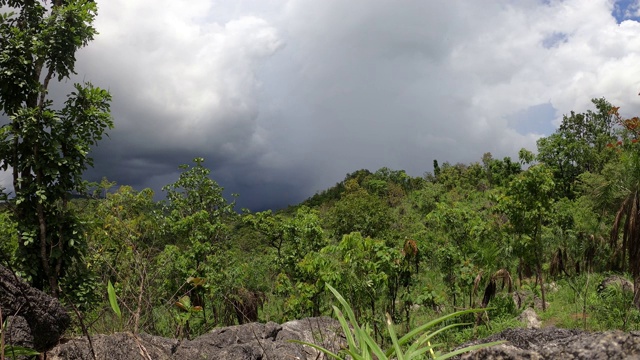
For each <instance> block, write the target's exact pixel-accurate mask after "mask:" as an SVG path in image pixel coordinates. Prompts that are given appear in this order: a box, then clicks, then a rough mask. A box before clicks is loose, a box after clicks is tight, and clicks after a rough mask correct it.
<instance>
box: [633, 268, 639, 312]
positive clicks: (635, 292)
mask: <svg viewBox="0 0 640 360" xmlns="http://www.w3.org/2000/svg"><path fill="white" fill-rule="evenodd" d="M633 304H634V305H635V306H636V308H638V309H640V276H637V277H636V278H635V279H633Z"/></svg>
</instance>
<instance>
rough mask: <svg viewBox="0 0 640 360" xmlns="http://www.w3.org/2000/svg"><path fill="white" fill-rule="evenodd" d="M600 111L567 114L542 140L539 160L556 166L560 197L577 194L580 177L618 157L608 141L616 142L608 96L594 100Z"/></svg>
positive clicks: (595, 171) (554, 171)
mask: <svg viewBox="0 0 640 360" xmlns="http://www.w3.org/2000/svg"><path fill="white" fill-rule="evenodd" d="M591 102H592V103H593V104H594V105H595V107H596V110H597V111H595V112H594V111H591V110H588V111H587V112H586V113H582V114H576V113H574V112H573V111H572V112H571V114H570V115H569V116H567V115H565V116H564V117H563V119H562V124H561V125H560V127H559V128H558V130H556V132H555V133H553V134H552V135H551V136H549V137H546V138H541V139H540V140H538V160H539V161H541V162H543V163H545V164H547V165H548V166H550V167H551V168H552V169H553V174H554V178H555V180H556V182H557V185H558V187H559V189H558V190H559V192H560V193H559V195H560V197H562V196H566V197H568V198H570V199H572V198H573V197H574V184H575V180H576V179H577V177H578V176H579V175H580V174H582V173H584V172H586V171H589V172H592V173H598V172H600V171H602V169H603V168H604V165H605V164H606V163H607V162H608V161H609V160H611V159H612V158H613V157H614V156H613V155H614V154H613V152H612V151H609V149H608V148H607V144H610V143H611V142H613V141H615V130H616V129H615V126H614V125H615V122H614V116H613V113H612V109H613V106H612V105H611V104H610V103H609V102H607V101H606V100H605V99H604V98H602V99H593V100H591Z"/></svg>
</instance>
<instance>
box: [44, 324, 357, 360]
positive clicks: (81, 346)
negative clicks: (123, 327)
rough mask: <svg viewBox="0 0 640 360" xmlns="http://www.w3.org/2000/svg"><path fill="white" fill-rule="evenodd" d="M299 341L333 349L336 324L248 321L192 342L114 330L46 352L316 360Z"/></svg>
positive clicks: (70, 357) (115, 359)
mask: <svg viewBox="0 0 640 360" xmlns="http://www.w3.org/2000/svg"><path fill="white" fill-rule="evenodd" d="M292 339H293V340H301V341H305V342H309V343H313V344H317V345H321V346H323V347H326V348H328V349H331V350H333V351H334V352H337V351H338V349H340V346H342V345H343V344H344V337H343V336H342V330H341V328H340V324H339V323H338V322H337V321H336V320H334V319H332V318H329V317H318V318H307V319H303V320H294V321H290V322H287V323H284V324H282V325H279V324H276V323H274V322H269V323H266V324H259V323H251V324H244V325H237V326H230V327H225V328H220V329H215V330H213V331H211V332H210V333H207V334H204V335H201V336H199V337H197V338H195V339H193V340H182V341H179V340H175V339H167V338H163V337H159V336H150V335H143V334H140V335H135V334H131V333H118V334H113V335H97V336H93V337H92V338H91V344H92V346H90V345H89V340H88V339H86V338H79V339H74V340H71V341H69V342H67V343H65V344H61V345H59V346H57V347H55V348H54V349H52V350H51V351H49V352H48V353H47V359H52V360H62V359H65V360H84V359H87V360H88V359H94V355H93V354H92V350H91V349H92V348H93V352H94V353H95V359H98V360H100V359H105V360H106V359H109V360H125V359H126V360H129V359H145V360H148V359H154V360H155V359H161V360H164V359H167V360H169V359H172V360H189V359H223V360H224V359H234V360H258V359H269V360H279V359H283V360H284V359H287V360H290V359H300V360H306V359H308V360H311V359H321V358H322V356H319V353H318V351H316V350H315V349H313V348H311V347H309V346H304V345H300V344H296V343H293V342H290V341H289V340H292Z"/></svg>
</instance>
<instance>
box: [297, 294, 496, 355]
mask: <svg viewBox="0 0 640 360" xmlns="http://www.w3.org/2000/svg"><path fill="white" fill-rule="evenodd" d="M327 288H328V289H329V290H330V291H331V292H332V293H333V294H334V296H335V297H336V299H337V300H338V302H340V304H341V306H342V310H340V309H339V308H338V307H336V306H333V310H334V313H335V315H336V317H337V318H338V321H339V322H340V325H341V326H342V330H343V332H344V334H345V337H346V339H347V348H346V349H344V350H342V351H340V353H338V354H336V353H334V352H332V351H330V350H327V349H325V348H323V347H321V346H317V345H315V344H311V343H306V342H302V341H296V340H292V341H293V342H297V343H300V344H304V345H308V346H311V347H313V348H315V349H317V350H319V351H321V352H322V353H324V354H325V355H327V356H330V357H331V358H333V359H347V358H351V359H360V360H369V359H380V360H383V359H384V360H386V359H398V360H402V359H407V360H409V359H422V358H424V356H425V354H428V355H427V356H429V357H430V358H432V359H448V358H450V357H453V356H456V355H459V354H463V353H466V352H469V351H472V350H475V349H480V348H484V347H489V346H493V345H498V344H501V343H502V342H501V341H498V342H493V343H487V344H481V345H474V346H469V347H465V348H462V349H459V350H455V351H452V352H448V353H444V354H443V353H441V352H440V351H439V350H437V346H435V345H431V339H432V338H433V337H434V336H435V335H438V334H439V333H441V332H443V331H447V330H450V329H453V328H455V327H457V326H462V325H465V324H452V325H447V326H444V327H442V328H440V329H438V330H435V331H432V330H431V329H432V328H433V327H434V326H436V325H438V324H440V323H442V322H444V321H446V320H448V319H450V318H453V317H456V316H461V315H464V314H469V313H473V312H477V310H466V311H459V312H456V313H453V314H450V315H446V316H443V317H441V318H438V319H436V320H433V321H430V322H428V323H426V324H423V325H421V326H419V327H417V328H415V329H413V330H411V331H409V332H408V333H407V334H406V335H404V336H402V337H400V338H398V336H397V335H396V331H395V328H394V327H395V325H394V324H393V322H392V320H391V316H390V315H389V314H387V321H386V325H387V331H388V333H389V337H390V338H391V343H392V346H391V347H389V348H388V349H387V350H383V348H382V347H381V346H380V345H379V344H378V343H377V342H376V341H375V339H374V338H373V337H372V336H371V334H370V333H371V330H370V328H369V326H368V325H367V324H364V325H360V324H359V323H358V321H357V320H356V316H355V314H354V312H353V310H352V308H351V306H350V305H349V303H348V302H347V301H346V300H345V299H344V298H343V297H342V295H340V293H339V292H338V291H337V290H336V289H334V288H333V287H332V286H331V285H329V284H327ZM344 313H346V315H347V316H346V317H345V316H344ZM347 356H348V357H347Z"/></svg>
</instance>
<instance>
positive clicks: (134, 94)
mask: <svg viewBox="0 0 640 360" xmlns="http://www.w3.org/2000/svg"><path fill="white" fill-rule="evenodd" d="M99 6H100V13H99V16H98V22H97V26H98V30H99V31H100V35H99V36H98V37H97V38H96V40H95V41H94V42H93V43H91V44H90V45H89V47H88V48H86V49H83V50H82V52H81V53H80V54H79V56H78V61H79V62H78V67H77V70H78V72H79V74H80V75H79V79H80V80H82V79H87V80H91V81H92V82H93V83H94V84H95V85H99V86H103V87H106V88H109V89H110V90H111V92H112V93H113V96H114V101H113V115H114V120H115V123H116V128H115V129H114V130H113V131H111V133H110V138H109V139H107V140H105V141H103V142H102V143H101V144H100V145H99V147H98V148H97V149H96V151H95V152H94V157H95V159H96V168H95V169H92V170H91V171H89V172H88V174H87V175H88V176H89V177H91V178H92V179H94V180H98V179H99V178H100V177H102V176H107V177H108V178H109V179H111V180H115V181H117V182H118V183H119V184H126V185H133V186H135V187H137V188H142V187H149V186H150V187H153V188H154V189H155V190H157V191H158V192H159V189H160V187H161V186H162V185H166V184H168V183H170V182H173V181H175V179H176V178H177V176H178V172H177V167H178V165H180V164H184V163H190V161H191V159H192V158H193V157H196V156H201V157H204V158H205V159H206V162H205V165H207V166H208V167H210V168H211V169H212V171H213V174H212V177H213V178H214V179H215V180H216V181H218V182H219V183H220V184H221V185H223V186H224V187H225V188H226V189H227V190H228V191H229V192H236V193H239V194H240V198H239V204H240V207H249V208H251V209H253V210H257V209H264V208H268V207H280V206H286V205H287V204H294V203H297V202H299V201H300V200H302V199H304V198H305V197H308V196H310V195H312V194H313V193H314V192H316V191H319V190H323V189H325V188H327V187H329V186H331V185H333V184H335V183H336V182H338V181H340V180H341V179H342V178H343V177H344V175H345V174H346V173H348V172H352V171H355V170H357V169H360V168H369V169H370V170H376V169H378V168H380V167H382V166H386V167H390V168H394V169H406V170H407V171H409V173H410V174H412V175H415V176H419V175H422V174H423V173H424V172H425V171H428V170H430V169H431V163H432V160H433V159H438V160H440V161H441V162H442V161H450V162H470V161H478V160H480V157H481V156H482V154H483V153H485V152H487V151H490V152H492V153H494V156H498V157H501V156H506V155H509V156H517V155H516V154H517V151H518V150H519V149H520V148H521V147H527V148H529V149H535V141H536V140H537V139H538V138H539V137H540V136H542V135H545V134H547V133H548V132H549V129H550V124H551V123H552V122H553V121H557V120H558V119H559V118H560V117H561V115H562V114H563V113H568V112H569V111H571V110H576V111H582V110H585V109H586V108H587V107H588V105H589V101H590V99H591V98H592V97H599V96H605V97H607V99H609V100H610V101H612V102H613V103H614V104H617V105H620V106H622V108H623V110H627V111H636V112H637V111H638V110H640V106H639V104H638V99H637V97H635V94H637V93H638V90H639V89H638V88H640V82H639V81H638V80H637V79H640V69H639V65H638V64H640V61H639V60H640V55H639V54H638V49H640V36H638V35H640V27H639V26H638V23H637V22H634V21H625V22H623V23H621V24H618V23H617V22H616V20H615V18H614V17H613V16H612V15H611V14H612V11H613V4H611V2H610V1H607V0H598V1H594V0H581V1H580V0H565V1H563V2H557V1H550V2H547V3H544V2H540V1H537V0H536V1H534V0H528V1H521V2H513V1H508V0H489V1H483V2H478V1H447V2H435V1H401V2H397V1H389V0H386V1H384V0H367V1H364V0H355V1H343V0H323V1H302V0H290V1H284V0H283V1H276V0H271V1H238V2H236V1H221V2H211V1H208V0H193V1H190V2H189V5H188V6H187V5H184V4H182V3H178V2H169V1H164V0H162V1H151V0H139V1H135V2H131V1H125V0H111V1H102V2H99ZM585 19H589V21H585ZM558 34H562V38H561V39H560V40H561V41H560V40H557V38H558ZM550 39H551V40H553V41H551V40H550ZM540 106H543V107H544V108H545V111H544V112H539V111H537V110H536V109H538V108H540ZM531 114H540V119H538V120H537V121H539V124H540V125H539V126H536V120H535V119H533V120H532V119H531ZM524 121H526V123H527V126H526V127H523V126H519V125H516V124H523V122H524ZM158 197H162V194H159V195H158Z"/></svg>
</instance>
